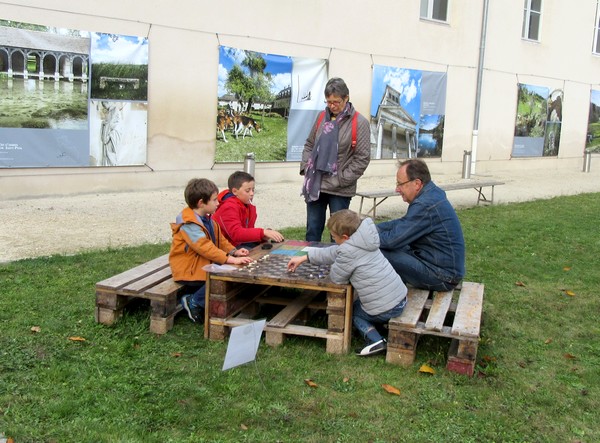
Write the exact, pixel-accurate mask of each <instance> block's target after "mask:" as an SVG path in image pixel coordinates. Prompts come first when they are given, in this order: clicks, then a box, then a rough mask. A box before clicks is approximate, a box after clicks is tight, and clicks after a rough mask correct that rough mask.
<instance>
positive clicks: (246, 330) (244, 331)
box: [222, 319, 267, 371]
mask: <svg viewBox="0 0 600 443" xmlns="http://www.w3.org/2000/svg"><path fill="white" fill-rule="evenodd" d="M266 323H267V320H266V319H262V320H257V321H253V322H251V323H247V324H245V325H240V326H236V327H234V328H231V334H230V335H229V343H228V344H227V353H226V354H225V361H224V362H223V369H222V370H223V371H225V370H227V369H231V368H235V367H236V366H240V365H243V364H245V363H248V362H251V361H253V360H254V359H255V358H256V352H257V351H258V345H259V344H260V337H261V335H262V332H263V329H264V328H265V324H266Z"/></svg>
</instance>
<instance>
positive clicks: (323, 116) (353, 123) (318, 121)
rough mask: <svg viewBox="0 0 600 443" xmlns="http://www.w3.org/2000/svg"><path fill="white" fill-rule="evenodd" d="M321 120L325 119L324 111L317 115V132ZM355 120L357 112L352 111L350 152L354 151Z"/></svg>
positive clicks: (356, 124)
mask: <svg viewBox="0 0 600 443" xmlns="http://www.w3.org/2000/svg"><path fill="white" fill-rule="evenodd" d="M323 118H325V111H321V113H320V114H319V118H318V119H317V130H319V126H321V122H322V121H323ZM357 118H358V112H357V111H354V116H353V117H352V145H351V146H352V150H354V149H356V127H357V126H358V123H356V120H357Z"/></svg>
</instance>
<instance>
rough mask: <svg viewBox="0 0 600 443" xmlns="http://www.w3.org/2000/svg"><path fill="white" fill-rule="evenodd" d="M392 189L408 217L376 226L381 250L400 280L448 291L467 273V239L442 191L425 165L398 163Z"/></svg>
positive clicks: (417, 161)
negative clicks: (394, 185)
mask: <svg viewBox="0 0 600 443" xmlns="http://www.w3.org/2000/svg"><path fill="white" fill-rule="evenodd" d="M396 192H398V193H399V194H400V195H401V196H402V199H403V200H404V201H405V202H407V203H408V210H407V212H406V215H405V216H404V217H402V218H398V219H396V220H391V221H388V222H383V223H380V224H379V225H377V229H378V230H379V238H380V248H381V252H383V255H385V257H386V258H387V259H388V260H389V262H390V263H391V264H392V266H393V267H394V269H395V270H396V272H397V273H398V274H399V275H400V277H401V278H402V280H403V281H404V282H405V283H407V284H410V285H412V286H414V287H417V288H423V289H432V290H435V291H449V290H451V289H454V287H455V286H456V285H457V284H458V283H459V282H460V280H461V279H462V278H463V277H464V275H465V240H464V237H463V233H462V228H461V226H460V221H459V220H458V217H457V215H456V212H455V211H454V208H453V207H452V205H451V204H450V202H449V201H448V199H447V198H446V193H445V192H444V191H443V190H442V189H440V188H438V187H437V186H436V185H435V183H433V182H432V181H431V174H430V173H429V168H428V167H427V164H426V163H425V162H424V161H422V160H417V159H410V160H406V161H403V162H402V163H400V166H399V168H398V172H397V173H396Z"/></svg>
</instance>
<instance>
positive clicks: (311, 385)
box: [304, 378, 319, 388]
mask: <svg viewBox="0 0 600 443" xmlns="http://www.w3.org/2000/svg"><path fill="white" fill-rule="evenodd" d="M304 383H306V384H307V385H308V386H310V387H311V388H318V387H319V385H318V384H316V383H315V382H314V381H312V380H311V379H310V378H305V379H304Z"/></svg>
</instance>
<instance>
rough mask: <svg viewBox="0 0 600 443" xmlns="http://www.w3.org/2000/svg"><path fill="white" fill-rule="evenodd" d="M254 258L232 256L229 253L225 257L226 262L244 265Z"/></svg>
mask: <svg viewBox="0 0 600 443" xmlns="http://www.w3.org/2000/svg"><path fill="white" fill-rule="evenodd" d="M253 261H254V260H253V259H251V258H250V257H232V256H231V255H230V256H229V257H227V262H226V263H229V264H231V265H246V264H248V263H252V262H253Z"/></svg>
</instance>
